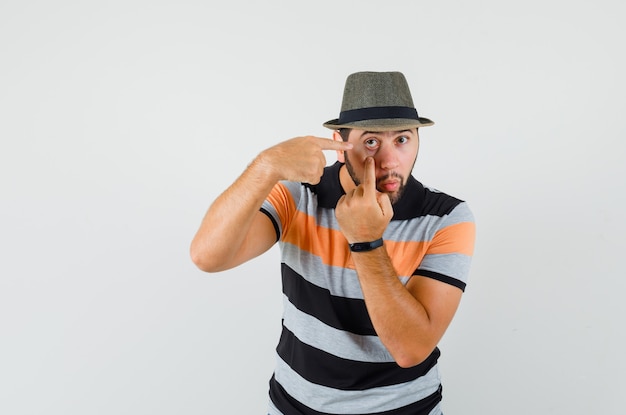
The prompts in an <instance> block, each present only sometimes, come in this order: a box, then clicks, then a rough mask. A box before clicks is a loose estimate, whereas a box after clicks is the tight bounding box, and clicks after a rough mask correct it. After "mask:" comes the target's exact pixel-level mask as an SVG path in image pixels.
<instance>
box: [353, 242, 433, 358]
mask: <svg viewBox="0 0 626 415" xmlns="http://www.w3.org/2000/svg"><path fill="white" fill-rule="evenodd" d="M352 258H353V260H354V264H355V266H356V270H357V274H358V276H359V281H360V283H361V288H362V290H363V295H364V299H365V304H366V306H367V310H368V313H369V315H370V319H371V320H372V324H373V325H374V329H375V330H376V333H377V334H378V337H379V338H380V339H381V341H382V342H383V344H384V345H385V346H386V347H387V349H388V350H389V352H390V353H391V355H392V356H393V357H394V359H395V360H396V362H397V363H398V364H399V365H400V366H405V367H408V366H413V365H415V364H417V363H419V362H420V361H421V360H423V359H425V358H426V357H427V356H428V355H429V354H430V353H431V352H432V350H433V349H434V346H435V345H436V341H435V342H433V340H432V336H431V335H430V332H431V330H430V320H429V316H428V313H427V311H426V309H425V308H424V306H423V305H422V304H421V303H420V302H419V301H418V300H417V299H416V298H415V297H414V296H413V295H412V294H411V293H410V292H409V291H408V290H407V289H406V287H405V286H404V285H402V283H401V282H400V280H399V279H398V275H397V272H396V271H395V269H394V267H393V265H392V263H391V260H390V258H389V256H388V254H387V251H386V249H385V247H384V246H383V247H380V248H377V249H374V250H372V251H368V252H361V253H356V252H353V253H352Z"/></svg>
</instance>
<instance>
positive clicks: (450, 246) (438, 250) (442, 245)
mask: <svg viewBox="0 0 626 415" xmlns="http://www.w3.org/2000/svg"><path fill="white" fill-rule="evenodd" d="M475 236H476V226H475V224H474V223H473V222H461V223H456V224H454V225H450V226H446V227H445V228H443V229H440V230H439V231H437V233H436V234H435V236H434V237H433V242H432V244H431V246H430V249H429V250H428V253H429V254H453V253H456V254H465V255H470V256H471V255H472V254H473V253H474V238H475Z"/></svg>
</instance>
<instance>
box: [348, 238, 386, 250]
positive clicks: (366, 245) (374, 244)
mask: <svg viewBox="0 0 626 415" xmlns="http://www.w3.org/2000/svg"><path fill="white" fill-rule="evenodd" d="M349 245H350V250H351V251H352V252H367V251H371V250H372V249H376V248H380V247H381V246H383V238H378V239H376V240H375V241H371V242H355V243H353V244H349Z"/></svg>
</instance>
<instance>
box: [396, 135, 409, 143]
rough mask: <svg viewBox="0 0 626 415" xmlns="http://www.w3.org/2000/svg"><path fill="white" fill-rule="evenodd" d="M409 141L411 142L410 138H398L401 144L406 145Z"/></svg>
mask: <svg viewBox="0 0 626 415" xmlns="http://www.w3.org/2000/svg"><path fill="white" fill-rule="evenodd" d="M408 141H409V138H408V137H405V136H402V137H398V143H400V144H404V143H406V142H408Z"/></svg>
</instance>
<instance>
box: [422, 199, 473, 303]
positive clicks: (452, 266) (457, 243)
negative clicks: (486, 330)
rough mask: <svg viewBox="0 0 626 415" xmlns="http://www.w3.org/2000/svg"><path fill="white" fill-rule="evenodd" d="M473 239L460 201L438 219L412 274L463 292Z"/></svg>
mask: <svg viewBox="0 0 626 415" xmlns="http://www.w3.org/2000/svg"><path fill="white" fill-rule="evenodd" d="M475 237H476V226H475V223H474V216H473V214H472V212H471V211H470V209H469V207H468V206H467V203H465V202H461V203H460V204H458V205H457V206H456V207H455V208H454V209H453V210H452V211H451V212H450V213H449V214H447V215H445V216H444V217H442V218H441V221H440V226H439V227H438V229H437V231H436V232H435V235H434V236H433V239H432V241H431V243H430V244H429V246H428V249H427V250H426V254H425V255H424V258H423V260H422V262H421V263H420V265H419V266H418V268H417V269H416V270H415V272H414V275H421V276H424V277H429V278H434V279H436V280H439V281H442V282H445V283H448V284H451V285H454V286H455V287H458V288H460V289H461V290H463V291H465V287H466V286H467V280H468V276H469V269H470V263H471V259H472V255H473V254H474V242H475Z"/></svg>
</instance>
